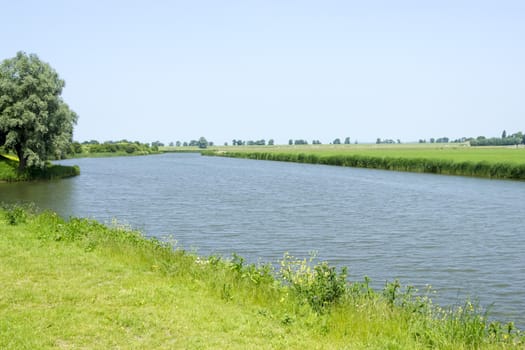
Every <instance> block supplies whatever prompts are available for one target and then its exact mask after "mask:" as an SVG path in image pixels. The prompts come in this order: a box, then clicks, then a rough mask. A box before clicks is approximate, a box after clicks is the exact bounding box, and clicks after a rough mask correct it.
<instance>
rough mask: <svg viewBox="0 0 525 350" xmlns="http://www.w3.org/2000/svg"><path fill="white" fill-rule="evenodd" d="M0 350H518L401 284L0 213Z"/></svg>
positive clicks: (488, 328)
mask: <svg viewBox="0 0 525 350" xmlns="http://www.w3.org/2000/svg"><path fill="white" fill-rule="evenodd" d="M0 264H1V266H2V269H1V270H0V284H1V285H2V288H1V289H0V310H1V315H2V316H1V317H0V348H2V349H37V348H38V349H45V348H99V349H106V348H131V349H133V348H137V349H138V348H147V349H154V348H165V349H174V348H184V349H196V348H199V349H208V348H209V349H265V348H266V349H271V348H277V349H344V348H348V349H420V348H426V347H432V348H439V349H514V348H516V349H518V348H522V347H523V345H524V341H525V339H524V338H523V335H521V333H519V332H517V331H516V330H514V329H512V326H510V325H509V326H507V325H500V324H497V323H489V322H488V321H487V319H486V318H485V317H484V315H483V314H482V313H481V312H480V311H479V310H477V308H476V307H475V306H474V305H472V304H470V303H468V302H467V303H465V305H464V306H463V307H461V308H456V309H451V310H444V309H440V308H439V307H436V306H434V305H432V303H431V301H430V300H429V299H428V298H426V297H422V296H420V297H416V296H414V295H413V293H412V291H411V290H410V289H404V288H400V287H399V284H398V283H397V282H393V283H390V284H388V285H387V286H386V287H385V289H384V290H383V291H374V290H372V289H371V288H369V287H368V283H367V281H366V280H365V281H363V282H352V283H347V282H346V278H345V277H346V275H345V271H338V270H336V269H334V268H332V267H330V266H328V265H326V264H323V263H318V264H315V265H314V264H311V263H308V262H307V261H304V260H296V259H293V258H292V257H285V258H284V259H283V262H282V264H281V268H280V270H279V271H275V270H274V269H273V268H271V267H270V266H268V265H264V266H255V265H247V264H245V263H244V262H243V259H242V258H240V257H238V256H235V257H234V258H233V259H221V258H218V257H208V258H203V257H198V256H195V255H193V254H189V253H187V252H185V251H183V250H180V249H179V250H173V249H172V247H171V246H170V245H168V244H163V243H160V242H158V241H155V240H149V239H145V238H143V237H142V236H141V235H140V234H139V233H137V232H133V231H130V230H128V229H125V228H122V227H119V226H117V225H113V226H112V227H107V226H104V225H101V224H99V223H97V222H94V221H90V220H85V219H71V220H70V221H69V222H66V221H64V220H62V219H61V218H60V217H58V216H57V215H56V214H54V213H43V214H40V215H33V214H31V213H29V214H28V212H27V211H25V210H24V209H22V208H20V207H17V206H15V207H6V208H5V209H3V210H0Z"/></svg>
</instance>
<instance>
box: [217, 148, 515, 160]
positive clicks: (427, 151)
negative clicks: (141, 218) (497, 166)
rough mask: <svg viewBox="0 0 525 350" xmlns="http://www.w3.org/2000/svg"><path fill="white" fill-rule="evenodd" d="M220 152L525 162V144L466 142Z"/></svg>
mask: <svg viewBox="0 0 525 350" xmlns="http://www.w3.org/2000/svg"><path fill="white" fill-rule="evenodd" d="M210 149H214V150H217V151H219V152H221V151H222V152H228V151H230V152H232V151H235V152H247V153H251V152H272V153H284V154H286V153H296V154H299V153H304V154H309V153H311V154H316V155H320V156H332V155H363V156H373V157H390V158H413V159H421V158H425V159H439V160H451V161H455V162H465V161H467V162H482V161H485V162H489V163H512V164H525V147H523V146H520V147H519V148H516V147H515V146H509V147H507V146H502V147H469V146H466V145H464V144H393V145H384V144H380V145H376V144H363V145H361V144H358V145H304V146H303V145H299V146H241V147H238V146H229V147H211V148H210Z"/></svg>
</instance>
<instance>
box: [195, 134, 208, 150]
mask: <svg viewBox="0 0 525 350" xmlns="http://www.w3.org/2000/svg"><path fill="white" fill-rule="evenodd" d="M197 145H198V146H199V148H207V147H208V141H207V140H206V138H205V137H204V136H201V137H200V138H199V141H198V142H197Z"/></svg>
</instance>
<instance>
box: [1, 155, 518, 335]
mask: <svg viewBox="0 0 525 350" xmlns="http://www.w3.org/2000/svg"><path fill="white" fill-rule="evenodd" d="M60 163H62V164H78V165H79V166H80V168H81V172H82V174H81V176H78V177H75V178H70V179H65V180H60V181H51V182H35V183H14V184H9V183H0V201H4V202H16V201H30V202H34V203H36V204H37V206H39V207H40V208H49V209H53V210H55V211H57V212H58V213H60V214H61V215H63V216H65V217H69V216H79V217H89V218H94V219H97V220H99V221H102V222H106V223H110V222H112V221H113V220H114V219H116V220H118V222H119V223H121V224H126V225H129V226H131V227H133V228H135V229H139V230H141V231H143V232H144V233H145V234H147V235H149V236H156V237H159V238H161V239H175V240H176V241H177V244H178V245H179V246H180V247H182V248H184V249H187V250H194V251H195V252H197V253H198V254H201V255H209V254H221V255H223V256H230V255H231V253H233V252H235V253H238V254H239V255H241V256H244V257H245V258H247V260H248V261H250V262H257V261H262V262H272V263H275V262H277V261H278V260H279V259H280V258H282V256H283V253H285V252H289V253H290V254H291V255H294V256H296V257H300V258H303V257H308V256H309V254H310V252H316V253H317V256H318V257H319V259H320V260H327V261H329V262H330V263H333V264H337V265H339V266H342V265H344V266H348V267H349V271H350V279H351V280H362V279H363V277H364V276H365V275H367V276H369V277H370V278H371V279H372V281H373V283H374V286H375V287H379V288H381V287H382V286H383V285H384V283H385V282H386V281H387V280H388V281H392V280H394V279H396V278H397V279H399V280H400V282H401V283H402V284H403V285H409V284H410V285H414V286H416V287H417V288H418V289H420V290H423V289H425V286H426V285H427V284H428V285H431V286H432V289H433V290H435V291H436V292H437V294H436V296H434V297H433V299H434V300H435V301H437V302H438V303H440V304H443V305H454V304H461V303H463V302H464V301H465V298H467V297H469V296H470V297H472V298H474V299H476V300H479V302H480V304H481V305H483V306H485V307H486V306H489V305H492V306H491V315H492V316H493V317H495V318H498V319H500V320H502V321H506V320H513V321H515V322H516V324H517V325H518V326H520V327H521V328H523V327H525V257H524V256H525V253H524V252H525V234H524V233H523V232H524V223H525V221H524V215H525V183H523V182H514V181H501V180H487V179H477V178H467V177H457V176H440V175H430V174H414V173H402V172H393V171H382V170H370V169H355V168H343V167H332V166H323V165H310V164H295V163H281V162H271V161H255V160H246V159H232V158H220V157H202V156H200V155H198V154H163V155H155V156H146V157H120V158H86V159H72V160H66V161H62V162H60Z"/></svg>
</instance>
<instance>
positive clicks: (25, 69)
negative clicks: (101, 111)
mask: <svg viewBox="0 0 525 350" xmlns="http://www.w3.org/2000/svg"><path fill="white" fill-rule="evenodd" d="M64 86H65V82H64V80H62V79H60V77H59V76H58V74H57V72H56V71H55V70H54V69H53V68H52V67H51V66H50V65H49V64H48V63H45V62H43V61H41V60H40V59H39V58H38V56H37V55H35V54H29V55H28V54H26V53H24V52H18V53H17V54H16V56H15V57H13V58H10V59H6V60H4V61H3V62H2V63H1V64H0V146H2V145H3V146H4V148H5V149H6V150H9V151H13V152H15V153H16V154H17V156H18V158H19V160H20V163H19V171H23V170H24V169H25V168H26V166H29V167H43V166H44V165H45V161H46V160H47V159H49V158H51V157H56V158H61V157H62V156H63V155H65V154H66V153H67V152H68V149H69V144H70V142H71V140H72V135H73V125H74V124H75V123H76V120H77V115H76V114H75V112H73V111H72V110H70V109H69V107H68V105H67V104H66V103H65V102H64V101H63V100H62V98H61V94H62V89H63V88H64Z"/></svg>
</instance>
